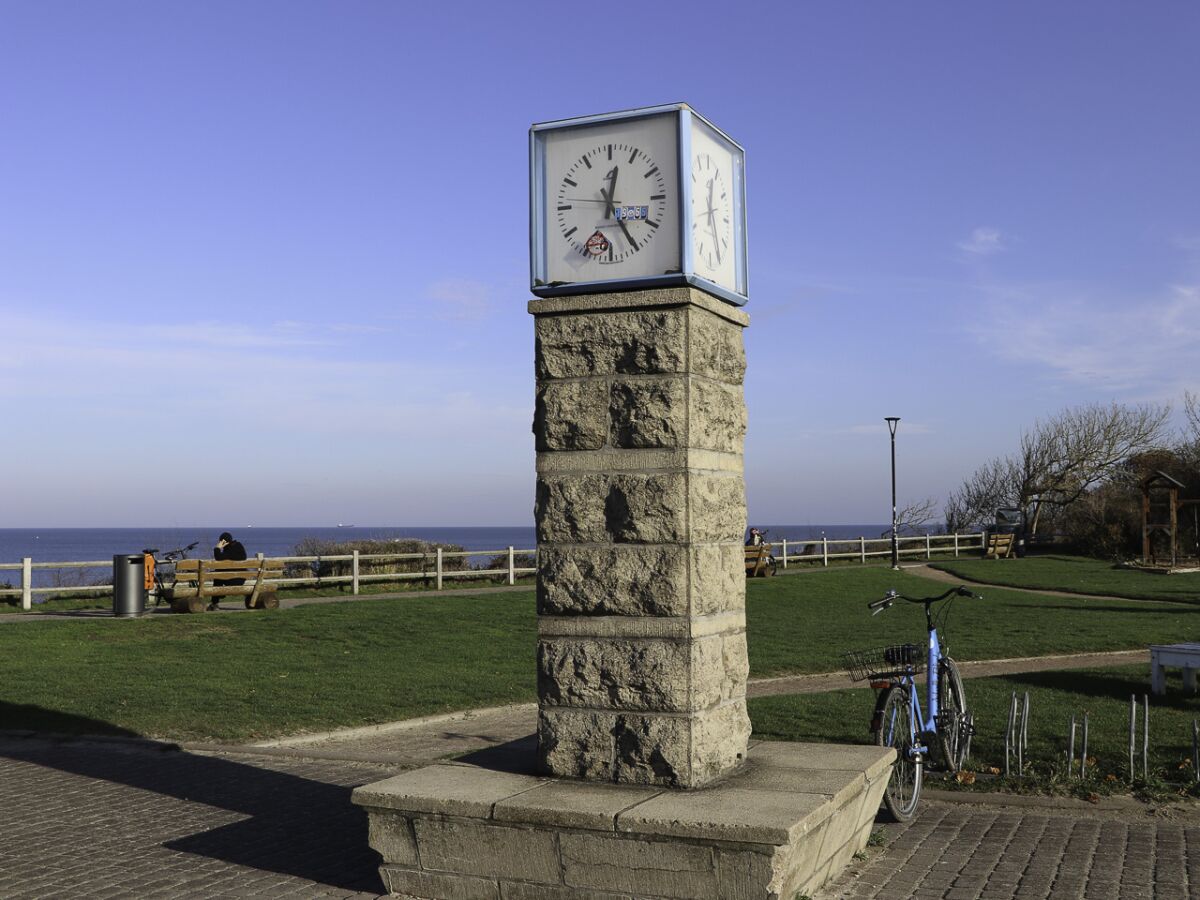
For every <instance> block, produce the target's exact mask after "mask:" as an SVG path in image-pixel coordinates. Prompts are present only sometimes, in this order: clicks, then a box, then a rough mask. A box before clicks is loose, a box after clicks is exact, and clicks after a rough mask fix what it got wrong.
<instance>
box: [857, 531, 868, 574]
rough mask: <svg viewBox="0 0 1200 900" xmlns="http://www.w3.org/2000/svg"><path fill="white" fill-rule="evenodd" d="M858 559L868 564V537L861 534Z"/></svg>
mask: <svg viewBox="0 0 1200 900" xmlns="http://www.w3.org/2000/svg"><path fill="white" fill-rule="evenodd" d="M858 561H859V562H860V563H862V564H863V565H864V566H865V565H866V564H867V539H866V538H865V537H863V536H862V535H861V534H860V535H859V536H858Z"/></svg>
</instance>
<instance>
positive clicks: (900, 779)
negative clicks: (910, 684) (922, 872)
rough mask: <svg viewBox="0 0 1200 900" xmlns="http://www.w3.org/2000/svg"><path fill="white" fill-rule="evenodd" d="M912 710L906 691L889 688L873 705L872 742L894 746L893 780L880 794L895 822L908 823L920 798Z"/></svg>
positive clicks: (901, 688)
mask: <svg viewBox="0 0 1200 900" xmlns="http://www.w3.org/2000/svg"><path fill="white" fill-rule="evenodd" d="M913 736H914V728H913V720H912V707H911V706H910V705H909V696H908V691H907V690H906V689H905V688H903V687H898V686H897V687H890V688H888V689H887V690H886V691H884V692H883V693H882V694H880V695H879V701H878V702H877V703H876V705H875V743H876V744H878V745H879V746H880V747H893V748H895V750H896V761H895V763H893V764H892V777H891V778H889V779H888V785H887V789H886V790H885V791H884V793H883V803H884V805H885V806H886V807H887V810H888V812H889V813H891V814H892V818H894V819H895V820H896V821H897V822H907V821H909V820H910V819H911V818H912V817H913V816H914V815H915V814H916V812H917V802H918V801H919V800H920V799H921V768H922V764H921V757H920V756H919V755H918V754H914V753H913V752H912V748H913Z"/></svg>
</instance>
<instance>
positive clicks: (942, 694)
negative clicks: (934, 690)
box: [937, 656, 970, 774]
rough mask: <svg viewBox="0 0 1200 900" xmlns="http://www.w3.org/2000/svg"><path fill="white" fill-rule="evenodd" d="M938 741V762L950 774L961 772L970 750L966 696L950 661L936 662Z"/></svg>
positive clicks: (948, 658)
mask: <svg viewBox="0 0 1200 900" xmlns="http://www.w3.org/2000/svg"><path fill="white" fill-rule="evenodd" d="M937 721H938V724H937V730H938V739H939V742H940V743H941V749H942V760H943V761H944V762H945V764H946V771H947V772H950V773H951V774H954V773H956V772H957V771H958V770H959V769H961V768H962V765H963V763H964V762H965V761H966V758H967V749H968V747H969V746H970V724H969V718H968V713H967V692H966V689H964V688H963V683H962V676H961V675H959V674H958V666H957V665H955V664H954V660H952V659H951V658H950V657H948V656H947V657H944V658H943V659H942V660H940V661H939V662H938V720H937Z"/></svg>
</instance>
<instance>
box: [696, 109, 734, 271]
mask: <svg viewBox="0 0 1200 900" xmlns="http://www.w3.org/2000/svg"><path fill="white" fill-rule="evenodd" d="M734 165H735V160H734V158H733V154H732V153H731V152H730V150H729V148H728V146H726V145H725V144H723V143H720V142H718V141H717V139H716V137H715V135H713V133H712V132H711V130H710V129H709V128H708V127H707V126H705V125H704V124H703V123H700V122H696V124H695V127H694V128H693V129H692V171H691V191H692V209H691V220H692V221H691V232H692V264H693V266H694V268H695V270H696V274H698V275H702V276H704V277H705V278H707V279H709V280H710V281H713V282H716V283H717V284H719V285H721V286H722V287H726V288H729V289H731V290H735V289H736V288H737V265H738V260H737V250H736V248H737V243H736V241H735V239H734V238H735V236H734V216H735V204H734V200H735V191H736V190H737V189H738V185H737V184H736V183H735V177H734V176H735V172H734Z"/></svg>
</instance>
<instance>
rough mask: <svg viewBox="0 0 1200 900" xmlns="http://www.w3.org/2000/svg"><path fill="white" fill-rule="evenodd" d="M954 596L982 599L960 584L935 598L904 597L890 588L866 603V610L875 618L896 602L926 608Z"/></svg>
mask: <svg viewBox="0 0 1200 900" xmlns="http://www.w3.org/2000/svg"><path fill="white" fill-rule="evenodd" d="M954 595H957V596H959V597H970V598H971V599H973V600H982V599H983V597H981V596H979V595H978V594H976V593H974V592H973V591H972V590H971V589H970V588H968V587H966V586H965V585H961V584H960V585H959V586H958V587H952V588H950V590H948V591H946V592H945V593H944V594H938V595H937V596H936V597H905V596H904V595H903V594H901V593H899V592H897V591H896V589H895V588H892V589H891V590H890V591H888V592H887V593H886V594H884V595H883V597H882V598H880V599H879V600H872V601H871V602H870V603H868V604H867V609H869V610H871V615H873V616H877V615H879V614H880V613H881V612H883V611H884V610H885V609H887V608H888V607H890V606H891V605H892V604H893V603H895V602H896V601H897V600H907V601H908V602H909V603H924V604H925V605H927V606H931V605H933V604H934V603H937V602H939V601H941V600H945V599H946V598H947V597H951V596H954Z"/></svg>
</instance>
